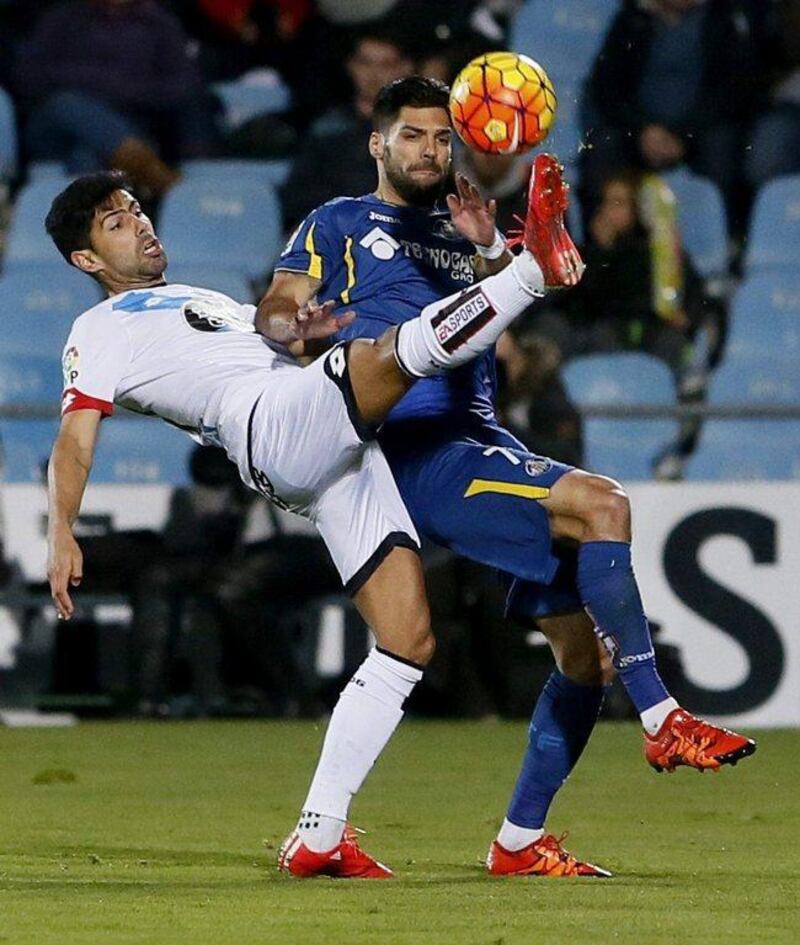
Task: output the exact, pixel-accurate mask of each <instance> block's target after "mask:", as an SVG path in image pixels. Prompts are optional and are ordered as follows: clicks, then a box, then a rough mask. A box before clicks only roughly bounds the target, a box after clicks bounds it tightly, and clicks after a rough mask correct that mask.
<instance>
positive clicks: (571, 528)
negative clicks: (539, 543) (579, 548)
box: [542, 469, 631, 542]
mask: <svg viewBox="0 0 800 945" xmlns="http://www.w3.org/2000/svg"><path fill="white" fill-rule="evenodd" d="M542 506H543V507H544V509H545V511H546V512H547V516H548V519H549V522H550V530H551V533H552V535H553V538H555V539H564V540H570V541H579V542H583V541H630V537H631V531H630V530H631V522H630V503H629V501H628V497H627V495H626V494H625V491H624V489H623V488H622V486H621V485H620V484H619V483H618V482H617V481H616V480H614V479H611V478H609V477H608V476H600V475H596V474H594V473H588V472H585V471H584V470H582V469H571V470H570V471H569V473H568V474H566V475H564V476H563V477H561V479H559V481H558V482H557V483H555V484H554V486H553V488H552V489H551V491H550V494H549V495H548V496H547V497H546V498H545V499H543V500H542Z"/></svg>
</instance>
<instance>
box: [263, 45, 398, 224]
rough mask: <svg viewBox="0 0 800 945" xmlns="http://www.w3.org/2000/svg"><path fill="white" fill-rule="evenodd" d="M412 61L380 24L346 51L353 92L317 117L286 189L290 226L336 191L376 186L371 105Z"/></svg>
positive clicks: (354, 192) (345, 192)
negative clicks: (368, 143) (369, 142)
mask: <svg viewBox="0 0 800 945" xmlns="http://www.w3.org/2000/svg"><path fill="white" fill-rule="evenodd" d="M413 65H414V64H413V62H412V60H411V59H410V58H409V56H408V54H407V53H406V51H405V50H404V49H403V47H402V45H401V43H400V41H399V40H397V39H395V37H394V34H393V33H391V32H388V31H383V30H381V29H378V28H375V29H372V30H368V31H366V32H364V33H363V34H362V35H361V36H359V38H358V39H356V41H355V42H354V44H353V47H352V49H351V52H350V54H349V56H348V57H347V72H348V75H349V77H350V80H351V82H352V87H353V92H352V97H351V99H350V101H349V102H348V104H347V105H342V106H337V107H335V108H332V109H331V110H329V111H328V112H326V113H325V114H324V115H322V116H320V118H319V119H317V121H316V122H314V124H313V125H312V126H311V128H310V129H309V131H308V132H307V134H306V136H305V138H304V139H303V140H302V142H301V144H300V146H299V148H298V151H297V154H296V156H295V158H294V163H293V166H292V170H291V173H290V174H289V179H288V180H287V181H286V184H285V185H284V187H283V189H282V191H281V203H282V207H283V222H284V227H285V229H287V230H289V229H291V228H292V227H294V226H295V225H296V224H297V223H298V222H299V221H300V220H302V219H303V217H305V216H306V214H307V213H309V212H310V211H311V210H313V209H314V207H317V206H319V205H320V204H322V203H325V202H326V201H327V200H330V199H331V198H332V197H335V196H340V195H350V196H357V195H359V194H362V193H365V192H367V191H370V190H372V189H373V188H374V186H375V162H374V160H373V159H372V158H371V157H370V154H369V151H368V150H367V146H366V144H365V142H366V140H367V139H368V138H369V136H370V133H371V131H372V121H371V119H372V105H373V102H374V100H375V96H376V95H377V93H378V90H379V89H380V88H381V87H382V86H384V85H385V84H386V83H388V82H391V81H393V80H394V79H399V78H402V77H403V76H407V75H410V74H411V72H412V71H413ZM320 168H324V169H325V172H324V174H320Z"/></svg>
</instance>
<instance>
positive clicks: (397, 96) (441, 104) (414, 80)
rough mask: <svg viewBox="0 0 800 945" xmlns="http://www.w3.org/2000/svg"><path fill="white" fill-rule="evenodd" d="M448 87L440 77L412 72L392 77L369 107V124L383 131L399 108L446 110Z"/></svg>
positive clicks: (448, 94)
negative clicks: (370, 119)
mask: <svg viewBox="0 0 800 945" xmlns="http://www.w3.org/2000/svg"><path fill="white" fill-rule="evenodd" d="M449 103H450V89H449V88H448V87H447V86H446V85H445V84H444V82H440V81H439V79H428V78H425V77H424V76H421V75H412V76H409V77H408V78H407V79H395V80H394V82H390V83H389V84H388V85H384V87H383V88H382V89H381V90H380V92H378V94H377V96H376V97H375V105H374V107H373V110H372V125H373V127H374V128H375V130H376V131H383V130H385V129H386V128H387V127H388V126H389V125H391V123H392V122H393V121H394V120H395V118H397V116H398V115H399V114H400V109H401V108H405V107H410V108H443V109H444V110H445V111H447V110H448V105H449Z"/></svg>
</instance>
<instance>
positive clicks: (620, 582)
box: [256, 77, 755, 876]
mask: <svg viewBox="0 0 800 945" xmlns="http://www.w3.org/2000/svg"><path fill="white" fill-rule="evenodd" d="M447 106H448V90H447V87H446V86H444V85H443V84H442V83H439V82H436V81H435V80H430V79H423V78H419V77H412V78H409V79H402V80H398V81H396V82H394V83H392V84H390V85H389V86H386V87H385V88H384V89H383V90H382V91H381V93H380V94H379V96H378V98H377V100H376V104H375V109H374V116H373V121H374V131H373V132H372V134H371V136H370V139H369V149H370V153H371V154H372V156H373V158H374V159H375V161H376V165H377V172H378V186H377V189H376V190H375V192H374V193H371V194H366V195H364V196H361V197H357V198H347V197H341V198H338V199H335V200H332V201H330V202H329V203H327V204H325V205H323V206H322V207H320V208H318V209H317V210H315V211H314V212H312V213H311V214H310V215H309V217H308V218H307V219H306V220H305V221H304V222H303V223H302V224H301V226H300V227H299V228H298V229H297V231H296V232H295V233H294V234H293V235H292V236H291V238H290V239H289V242H288V244H287V247H286V249H285V251H284V253H283V255H282V257H281V260H280V262H279V264H278V267H277V271H276V273H275V276H274V279H273V282H272V284H271V286H270V288H269V290H268V292H267V294H266V295H265V297H264V299H263V300H262V302H261V305H260V307H259V314H258V316H257V322H256V324H257V327H258V328H259V330H261V331H262V332H263V333H264V334H266V335H268V336H272V335H274V334H275V333H276V332H277V333H278V334H279V328H278V327H276V326H279V325H280V323H281V320H282V319H284V318H286V319H288V318H291V317H293V315H294V313H295V312H296V311H297V308H298V306H301V305H302V304H304V303H305V302H306V301H307V300H308V299H311V298H315V297H318V298H319V299H321V300H333V301H335V303H336V306H337V308H340V309H345V308H352V309H354V310H355V312H356V316H357V317H356V320H355V322H354V323H353V324H352V325H351V326H350V327H349V328H347V329H346V331H345V332H344V337H346V338H353V337H371V338H377V337H378V336H379V335H380V334H381V333H382V332H384V331H385V329H386V328H387V327H389V326H391V325H395V324H398V323H401V324H402V323H404V322H406V321H407V320H409V319H411V318H413V317H414V316H415V314H416V313H417V312H418V311H419V310H420V309H422V308H424V307H425V306H426V305H428V304H430V303H431V302H432V301H434V300H435V299H437V298H439V297H441V296H447V295H449V294H451V293H453V292H457V291H458V290H465V291H464V293H463V294H462V297H461V299H460V303H459V304H464V302H465V301H468V300H469V297H470V295H471V293H473V292H477V289H471V288H470V287H472V286H473V285H474V284H475V283H476V281H478V280H479V279H481V278H483V277H484V276H485V275H487V274H489V273H491V272H495V271H497V270H498V269H500V268H502V267H503V266H505V265H507V264H508V263H509V261H510V259H511V258H512V257H511V254H510V253H509V251H508V249H507V247H506V243H505V241H504V240H503V239H502V237H501V235H500V234H499V233H498V232H497V230H496V228H495V223H494V206H493V204H492V202H491V201H490V202H489V203H488V204H483V202H482V201H481V200H480V197H479V196H478V194H477V191H476V189H475V188H474V187H473V186H472V185H471V184H470V183H469V182H468V181H467V180H466V179H465V178H463V177H459V178H457V181H456V184H457V194H451V195H448V196H447V197H446V198H445V197H444V194H445V186H446V182H447V180H448V179H449V172H450V159H451V137H452V133H451V129H450V121H449V114H448V110H447ZM547 160H548V159H547V158H546V156H544V155H540V156H539V157H538V158H537V159H536V162H535V165H534V168H536V167H537V166H544V165H545V164H546V162H547ZM532 181H533V175H532ZM443 198H444V199H445V200H446V206H445V205H443V204H442V200H443ZM540 199H544V200H551V201H553V202H554V203H555V204H557V205H558V209H560V210H561V211H562V212H563V210H564V209H565V207H566V193H565V191H564V190H563V189H562V186H561V183H560V180H559V181H558V185H557V186H554V187H553V189H552V191H551V193H550V194H549V196H548V195H544V196H541V195H540ZM535 209H536V200H535V199H534V194H533V183H532V188H531V200H530V202H529V212H528V217H527V220H526V222H525V231H524V240H525V245H526V246H529V247H530V246H537V248H538V252H537V259H538V260H539V261H540V265H542V268H543V271H544V276H545V283H546V284H547V285H561V284H563V280H562V279H560V278H559V275H558V270H559V267H560V266H561V265H562V263H563V258H564V246H563V245H560V244H559V243H558V240H553V235H552V229H550V230H544V229H542V228H541V227H539V226H538V224H537V218H536V213H535ZM542 260H544V263H542ZM494 390H495V375H494V359H493V354H492V353H491V352H489V353H487V354H485V355H484V356H483V357H481V358H480V359H478V360H477V361H475V362H472V363H471V364H468V365H465V366H464V367H462V368H460V369H459V370H457V371H454V372H450V373H449V374H447V375H444V374H443V375H440V376H437V377H428V378H425V379H423V380H421V381H420V382H419V383H418V384H417V385H416V386H415V387H414V388H413V389H412V390H411V391H410V392H409V393H408V394H407V395H406V396H405V397H404V398H403V399H402V401H401V402H400V403H399V404H398V405H397V406H396V407H395V408H394V409H393V410H392V412H391V413H390V414H389V416H388V419H387V420H386V422H385V424H384V426H383V428H382V431H381V444H382V446H383V448H384V451H385V453H386V455H387V457H388V459H389V462H390V465H391V467H392V471H393V473H394V476H395V479H396V481H397V484H398V486H399V488H400V492H401V495H402V497H403V499H404V501H405V503H406V506H407V508H408V510H409V511H410V513H411V516H412V518H413V520H414V522H415V524H416V526H417V528H418V529H419V530H420V531H421V532H422V533H424V534H425V535H427V536H428V537H429V538H431V539H433V540H434V541H436V542H438V543H440V544H442V545H445V546H447V547H449V548H452V549H453V550H454V551H456V552H458V553H459V554H463V555H465V556H467V557H469V558H472V559H473V560H476V561H479V562H482V563H484V564H488V565H492V566H494V567H496V568H498V569H499V570H500V571H501V572H503V573H504V574H505V576H506V578H507V581H508V585H509V595H508V611H509V613H511V614H513V615H514V616H516V617H520V618H527V619H529V620H533V621H536V623H537V626H538V628H539V629H540V630H542V632H543V633H544V634H545V636H546V637H547V639H548V641H549V643H550V645H551V647H552V649H553V652H554V656H555V660H556V667H557V668H556V669H555V671H554V672H553V674H552V676H551V677H550V679H549V680H548V682H547V684H546V685H545V687H544V690H543V692H542V694H541V696H540V698H539V701H538V703H537V705H536V708H535V710H534V713H533V719H532V722H531V727H530V739H529V744H528V748H527V752H526V754H525V758H524V761H523V766H522V771H521V773H520V775H519V779H518V781H517V785H516V789H515V791H514V795H513V798H512V801H511V804H510V806H509V809H508V814H507V817H506V819H505V821H504V823H503V826H502V828H501V830H500V833H499V834H498V837H497V839H496V840H495V841H494V842H493V843H492V846H491V849H490V853H489V858H488V861H487V865H488V868H489V870H490V872H492V873H494V874H502V875H508V874H541V875H554V876H560V875H595V876H600V875H608V874H607V872H606V871H605V870H601V869H599V868H598V867H595V866H593V865H592V864H590V863H583V862H580V861H578V860H577V859H576V858H575V857H573V856H572V855H570V854H568V853H567V852H566V851H565V850H563V848H562V847H561V845H560V843H559V841H557V840H556V838H555V837H553V836H552V835H545V833H544V822H545V816H546V814H547V811H548V808H549V806H550V803H551V801H552V799H553V797H554V796H555V793H556V791H557V790H558V788H559V787H560V786H561V784H562V783H563V782H564V780H565V779H566V777H567V776H568V774H569V773H570V771H571V770H572V768H573V767H574V765H575V763H576V762H577V760H578V758H579V756H580V754H581V752H582V750H583V748H584V746H585V744H586V742H587V740H588V738H589V735H590V733H591V731H592V728H593V726H594V723H595V720H596V719H597V716H598V713H599V710H600V707H601V703H602V700H603V692H604V687H603V683H604V670H605V669H606V667H604V662H603V658H602V656H601V653H602V652H607V653H608V654H609V656H610V658H611V660H612V661H613V666H614V668H615V669H616V672H617V673H618V674H619V676H620V678H621V679H622V681H623V683H624V684H625V686H626V689H627V691H628V693H629V695H630V697H631V699H632V701H633V703H634V705H635V706H636V709H637V711H638V712H639V715H640V717H641V720H642V724H643V727H644V739H645V754H646V757H647V759H648V761H649V762H650V763H651V764H652V765H653V766H654V767H656V768H657V769H659V770H661V769H669V770H671V769H672V768H674V767H675V766H677V765H679V764H686V765H690V766H693V767H695V768H699V769H701V770H703V769H705V768H718V767H719V766H720V765H722V764H726V763H734V762H735V761H737V760H738V759H739V758H741V757H744V756H745V755H748V754H751V753H752V751H754V750H755V745H754V743H753V742H752V741H750V740H748V739H745V738H743V737H742V736H739V735H736V734H735V733H730V732H727V731H726V730H724V729H720V728H717V727H715V726H711V725H709V724H708V723H706V722H704V721H702V720H700V719H696V718H695V717H694V716H692V715H690V714H689V713H688V712H686V711H685V710H683V709H681V708H680V707H679V706H678V704H677V703H676V702H675V700H674V699H673V698H672V697H671V696H670V695H669V693H668V692H667V691H666V689H665V687H664V685H663V683H662V681H661V679H660V678H659V676H658V673H657V671H656V666H655V658H654V653H653V647H652V643H651V640H650V635H649V631H648V627H647V621H646V619H645V615H644V611H643V608H642V603H641V599H640V596H639V591H638V588H637V585H636V580H635V577H634V574H633V570H632V567H631V556H630V541H631V531H630V528H631V525H630V506H629V502H628V498H627V496H626V495H625V493H624V491H623V490H622V488H621V487H620V485H619V484H618V483H616V482H614V481H613V480H611V479H608V478H606V477H603V476H598V475H591V474H589V473H586V472H583V471H581V470H577V469H573V468H572V467H568V466H565V465H563V464H561V463H558V462H557V461H555V460H552V459H549V458H547V457H542V456H536V455H534V454H532V453H530V452H528V451H527V450H526V449H525V447H524V446H523V444H521V443H520V442H519V441H518V440H516V439H515V438H514V437H513V436H511V435H510V434H509V433H508V432H507V431H506V430H504V429H502V428H501V427H500V426H499V425H498V423H497V421H496V420H495V416H494V407H493V399H494ZM598 638H600V639H601V640H602V641H603V644H604V649H603V650H601V649H600V648H599V647H598V643H597V640H598Z"/></svg>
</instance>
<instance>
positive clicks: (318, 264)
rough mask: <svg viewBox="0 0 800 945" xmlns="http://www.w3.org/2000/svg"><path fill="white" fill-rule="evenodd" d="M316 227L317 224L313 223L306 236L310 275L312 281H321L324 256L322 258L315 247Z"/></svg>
mask: <svg viewBox="0 0 800 945" xmlns="http://www.w3.org/2000/svg"><path fill="white" fill-rule="evenodd" d="M316 225H317V224H316V223H312V224H311V226H310V227H309V228H308V233H307V234H306V252H307V253H308V255H309V257H310V258H309V260H308V275H310V276H311V278H312V279H319V280H320V281H321V280H322V256H320V254H319V253H318V252H317V248H316V246H314V227H315V226H316Z"/></svg>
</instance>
